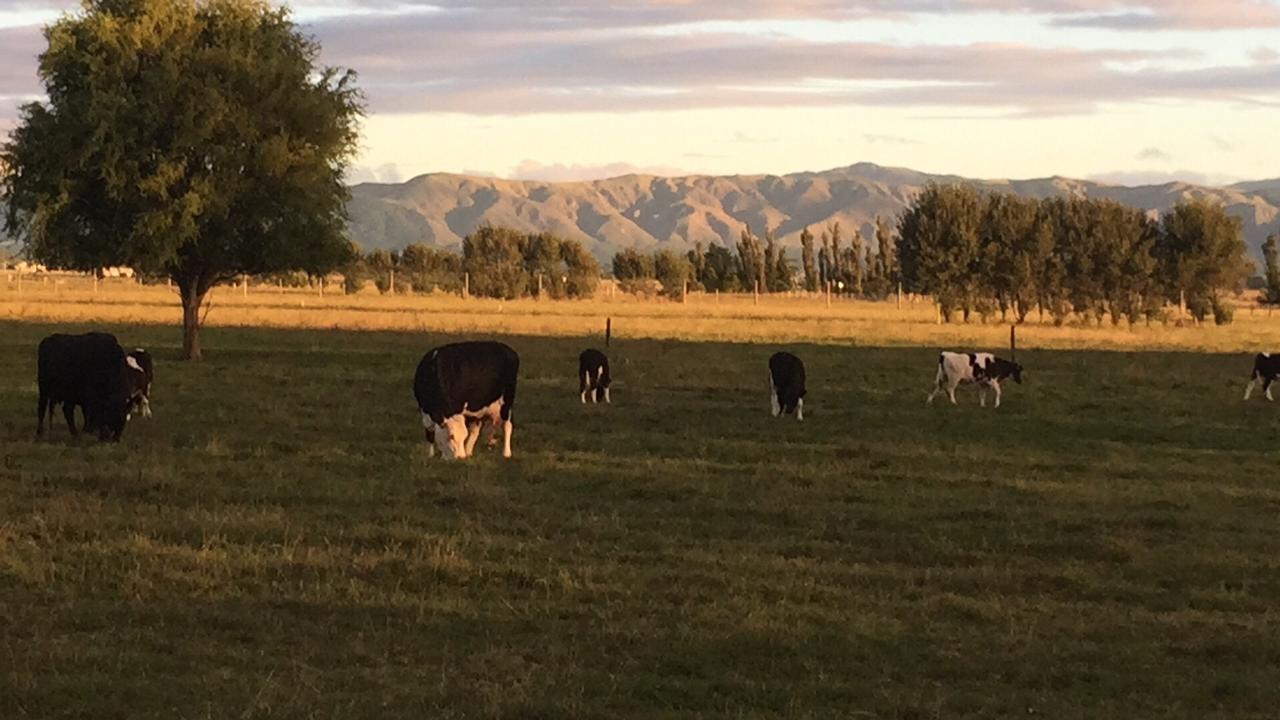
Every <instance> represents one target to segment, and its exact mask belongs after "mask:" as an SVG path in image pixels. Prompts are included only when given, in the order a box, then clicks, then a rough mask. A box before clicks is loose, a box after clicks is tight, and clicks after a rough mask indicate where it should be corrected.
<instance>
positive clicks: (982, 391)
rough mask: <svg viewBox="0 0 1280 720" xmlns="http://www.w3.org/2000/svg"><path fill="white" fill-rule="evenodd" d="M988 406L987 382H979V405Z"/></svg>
mask: <svg viewBox="0 0 1280 720" xmlns="http://www.w3.org/2000/svg"><path fill="white" fill-rule="evenodd" d="M986 406H987V385H986V383H979V384H978V407H986Z"/></svg>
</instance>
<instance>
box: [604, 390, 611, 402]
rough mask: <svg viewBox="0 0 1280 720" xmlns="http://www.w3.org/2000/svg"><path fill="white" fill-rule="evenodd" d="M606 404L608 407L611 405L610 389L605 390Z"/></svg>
mask: <svg viewBox="0 0 1280 720" xmlns="http://www.w3.org/2000/svg"><path fill="white" fill-rule="evenodd" d="M604 402H605V404H606V405H608V404H611V403H610V401H609V388H605V389H604Z"/></svg>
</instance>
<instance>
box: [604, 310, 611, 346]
mask: <svg viewBox="0 0 1280 720" xmlns="http://www.w3.org/2000/svg"><path fill="white" fill-rule="evenodd" d="M612 336H613V318H611V317H610V318H605V319H604V346H605V347H609V340H610V338H611V337H612Z"/></svg>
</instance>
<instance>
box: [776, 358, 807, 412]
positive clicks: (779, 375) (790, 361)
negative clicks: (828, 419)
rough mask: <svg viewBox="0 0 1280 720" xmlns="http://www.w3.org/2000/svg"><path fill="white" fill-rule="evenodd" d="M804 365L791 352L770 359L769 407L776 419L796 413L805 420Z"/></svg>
mask: <svg viewBox="0 0 1280 720" xmlns="http://www.w3.org/2000/svg"><path fill="white" fill-rule="evenodd" d="M805 392H807V391H806V390H805V387H804V363H803V362H801V361H800V358H798V357H796V356H795V355H792V354H791V353H789V352H780V353H774V355H773V357H771V358H769V407H770V410H771V411H772V413H773V416H774V417H778V416H779V415H783V414H786V415H790V414H792V413H795V416H796V420H804V395H805Z"/></svg>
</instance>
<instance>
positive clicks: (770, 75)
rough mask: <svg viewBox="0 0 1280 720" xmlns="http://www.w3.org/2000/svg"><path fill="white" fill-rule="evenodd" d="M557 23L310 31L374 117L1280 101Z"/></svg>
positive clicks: (1151, 64)
mask: <svg viewBox="0 0 1280 720" xmlns="http://www.w3.org/2000/svg"><path fill="white" fill-rule="evenodd" d="M992 1H993V2H998V0H992ZM928 2H929V0H916V4H922V3H923V4H928ZM713 4H714V3H713ZM699 5H700V6H701V4H699ZM566 22H567V21H566ZM545 25H546V23H545V22H544V23H539V22H538V21H536V19H535V20H534V21H531V22H530V23H529V27H530V28H533V29H531V30H520V29H513V28H508V27H506V26H504V25H502V24H497V25H490V24H488V23H486V22H483V21H482V18H479V17H475V16H471V15H468V16H466V17H461V16H459V17H453V16H452V14H450V13H444V17H437V16H430V17H418V16H412V17H404V18H364V19H360V20H344V21H343V22H341V23H337V22H325V23H319V24H317V25H315V26H314V28H313V29H314V30H315V31H316V33H317V34H318V35H319V36H320V38H321V40H322V41H323V44H324V48H325V61H326V62H331V63H336V64H341V65H346V66H350V67H355V68H357V69H360V70H361V73H362V76H361V84H362V86H363V87H364V88H365V89H366V91H367V93H368V96H369V99H370V102H371V105H372V109H373V110H374V111H375V112H428V111H437V112H465V113H472V114H482V115H483V114H504V115H505V114H529V113H548V112H627V111H640V110H652V111H666V110H677V109H691V108H723V107H769V106H772V107H816V106H831V105H877V106H893V107H926V106H932V107H939V106H951V107H955V108H958V109H959V108H968V109H972V108H991V109H995V110H999V111H1000V112H1001V113H1004V114H1007V115H1014V116H1018V115H1021V116H1046V115H1055V114H1058V115H1060V114H1067V113H1081V112H1090V111H1092V109H1093V108H1094V107H1096V106H1097V105H1098V104H1099V103H1106V102H1146V101H1156V100H1167V99H1173V100H1225V101H1238V102H1259V101H1263V102H1266V101H1268V99H1269V98H1280V63H1266V64H1255V65H1240V66H1223V67H1207V68H1206V67H1197V68H1192V69H1184V68H1181V67H1180V66H1176V65H1171V64H1172V63H1177V62H1179V61H1181V60H1184V59H1185V57H1186V55H1187V52H1186V51H1183V50H1179V49H1176V48H1168V49H1162V50H1139V49H1131V48H1128V49H1087V50H1085V49H1072V48H1065V47H1048V48H1044V47H1033V46H1027V45H1020V44H1008V43H1006V44H997V43H981V44H972V45H912V46H904V45H892V44H887V43H877V42H845V43H815V42H809V41H806V40H804V39H800V38H795V37H778V36H769V35H751V34H748V33H733V32H727V31H724V32H699V33H690V34H679V35H672V36H662V37H657V36H652V35H644V34H639V35H636V34H609V33H606V34H604V35H600V34H596V33H592V32H577V31H573V30H572V28H573V27H574V26H573V25H572V24H571V23H570V24H568V25H567V26H566V27H568V28H570V30H565V29H545ZM540 27H543V28H544V29H542V30H539V29H538V28H540ZM962 114H963V113H962Z"/></svg>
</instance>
